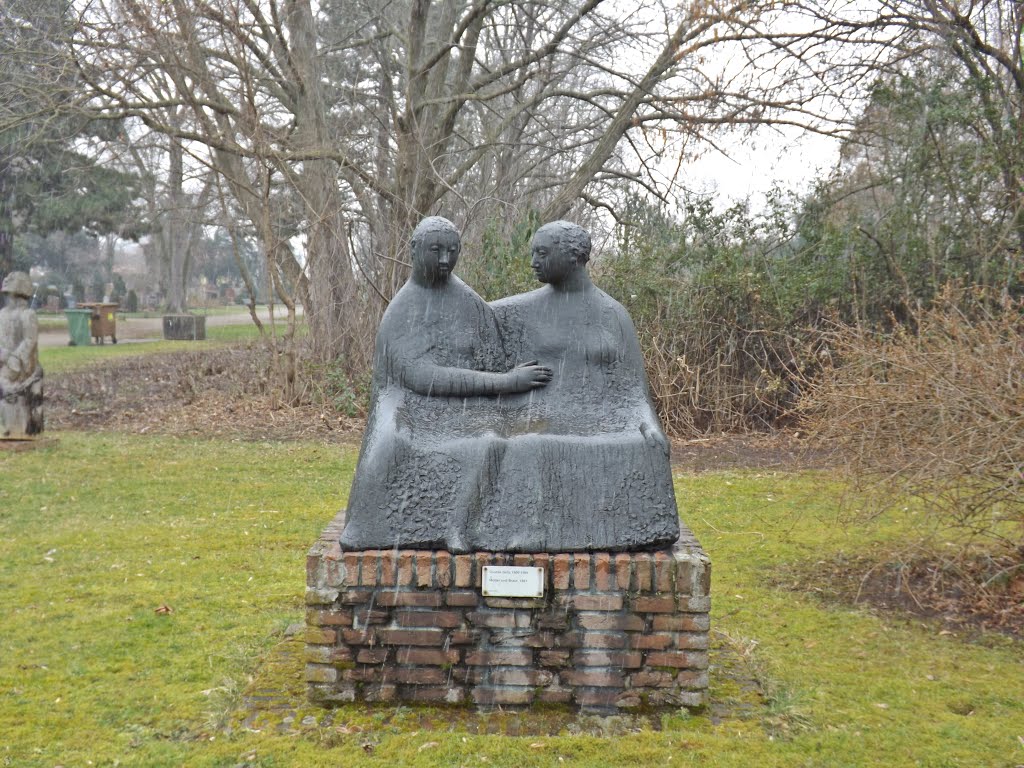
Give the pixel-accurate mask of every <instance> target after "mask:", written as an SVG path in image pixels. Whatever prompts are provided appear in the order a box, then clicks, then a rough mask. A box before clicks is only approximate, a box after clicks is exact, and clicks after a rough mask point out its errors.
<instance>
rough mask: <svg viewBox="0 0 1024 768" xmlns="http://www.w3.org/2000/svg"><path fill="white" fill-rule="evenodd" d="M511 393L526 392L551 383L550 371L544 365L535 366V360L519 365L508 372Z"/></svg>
mask: <svg viewBox="0 0 1024 768" xmlns="http://www.w3.org/2000/svg"><path fill="white" fill-rule="evenodd" d="M507 376H509V378H510V382H511V385H512V388H511V390H510V391H512V392H528V391H530V390H531V389H537V387H543V386H545V385H546V384H547V383H548V382H549V381H551V377H552V371H551V369H550V368H548V367H547V366H546V365H537V361H536V360H532V361H530V362H529V363H521V364H520V365H517V366H516V367H515V368H513V369H512V370H511V371H509V372H508V374H507Z"/></svg>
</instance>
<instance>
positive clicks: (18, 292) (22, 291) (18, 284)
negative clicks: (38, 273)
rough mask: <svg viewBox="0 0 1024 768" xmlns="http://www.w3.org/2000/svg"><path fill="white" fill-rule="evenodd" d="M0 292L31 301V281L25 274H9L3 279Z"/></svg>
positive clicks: (32, 290)
mask: <svg viewBox="0 0 1024 768" xmlns="http://www.w3.org/2000/svg"><path fill="white" fill-rule="evenodd" d="M0 292H2V293H6V294H9V295H11V296H20V297H21V298H23V299H31V298H32V294H33V292H34V289H33V287H32V280H31V278H29V276H28V275H27V274H26V273H25V272H11V273H10V274H9V275H8V276H7V277H5V278H4V282H3V286H2V287H0Z"/></svg>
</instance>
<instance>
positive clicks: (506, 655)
mask: <svg viewBox="0 0 1024 768" xmlns="http://www.w3.org/2000/svg"><path fill="white" fill-rule="evenodd" d="M532 661H533V654H532V653H530V651H527V650H523V649H519V650H507V651H479V650H475V651H469V652H467V653H466V664H467V665H469V666H471V667H479V666H490V667H493V666H498V665H507V666H510V667H523V666H528V665H529V664H530V663H531V662H532Z"/></svg>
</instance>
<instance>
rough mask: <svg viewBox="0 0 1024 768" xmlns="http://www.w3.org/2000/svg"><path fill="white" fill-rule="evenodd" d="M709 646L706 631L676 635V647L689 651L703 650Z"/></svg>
mask: <svg viewBox="0 0 1024 768" xmlns="http://www.w3.org/2000/svg"><path fill="white" fill-rule="evenodd" d="M707 647H708V636H707V633H706V632H693V633H685V634H680V635H678V636H677V637H676V648H679V649H681V650H687V651H703V650H706V649H707Z"/></svg>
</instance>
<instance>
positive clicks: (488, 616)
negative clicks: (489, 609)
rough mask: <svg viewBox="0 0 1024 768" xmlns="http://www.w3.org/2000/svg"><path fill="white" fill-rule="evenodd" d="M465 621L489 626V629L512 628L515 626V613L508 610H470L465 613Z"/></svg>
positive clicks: (479, 625) (478, 625)
mask: <svg viewBox="0 0 1024 768" xmlns="http://www.w3.org/2000/svg"><path fill="white" fill-rule="evenodd" d="M466 621H468V622H469V623H470V624H473V625H474V626H477V627H490V628H491V629H512V628H514V627H515V626H516V617H515V614H514V613H512V612H510V611H499V612H495V613H486V612H484V611H472V612H470V613H467V614H466Z"/></svg>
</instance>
